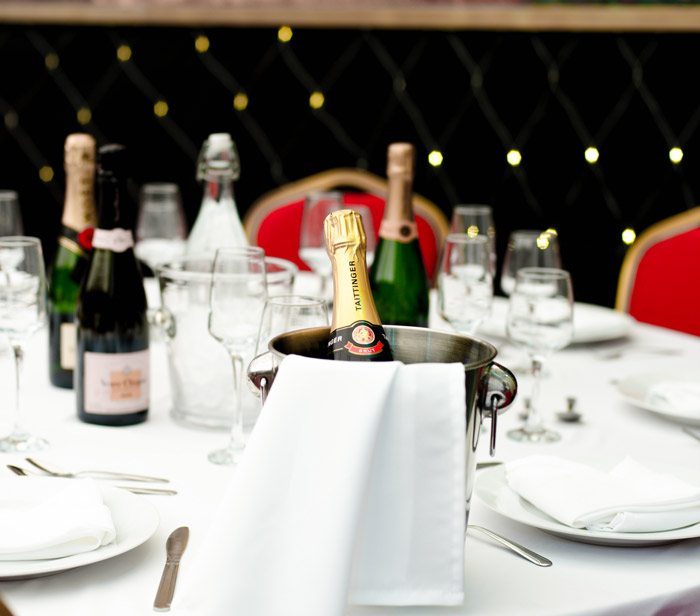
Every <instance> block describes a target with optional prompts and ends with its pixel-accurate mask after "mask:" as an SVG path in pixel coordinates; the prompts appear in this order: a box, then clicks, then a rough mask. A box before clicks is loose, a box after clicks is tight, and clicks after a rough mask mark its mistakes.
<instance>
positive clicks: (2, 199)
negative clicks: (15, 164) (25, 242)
mask: <svg viewBox="0 0 700 616" xmlns="http://www.w3.org/2000/svg"><path fill="white" fill-rule="evenodd" d="M23 233H24V230H23V227H22V214H21V213H20V210H19V199H18V197H17V193H16V192H15V191H14V190H0V236H5V235H22V234H23Z"/></svg>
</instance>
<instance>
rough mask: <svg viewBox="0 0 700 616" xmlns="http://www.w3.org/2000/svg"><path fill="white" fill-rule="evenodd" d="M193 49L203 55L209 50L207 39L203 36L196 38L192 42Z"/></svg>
mask: <svg viewBox="0 0 700 616" xmlns="http://www.w3.org/2000/svg"><path fill="white" fill-rule="evenodd" d="M194 48H195V49H196V50H197V51H198V52H199V53H205V52H206V51H208V50H209V39H208V38H207V37H206V36H204V35H203V34H202V35H200V36H198V37H197V38H196V39H195V40H194Z"/></svg>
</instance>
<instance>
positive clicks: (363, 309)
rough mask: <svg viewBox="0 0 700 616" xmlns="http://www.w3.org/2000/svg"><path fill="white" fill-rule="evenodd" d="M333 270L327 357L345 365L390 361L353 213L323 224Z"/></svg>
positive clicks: (362, 238) (339, 213)
mask: <svg viewBox="0 0 700 616" xmlns="http://www.w3.org/2000/svg"><path fill="white" fill-rule="evenodd" d="M324 231H325V234H326V250H327V252H328V256H329V257H330V259H331V264H332V266H333V319H332V321H331V330H330V338H329V340H328V352H327V357H328V358H329V359H342V360H349V361H391V360H392V359H393V356H392V353H391V347H390V345H389V342H388V341H387V338H386V334H385V332H384V327H382V322H381V321H380V319H379V314H378V313H377V308H376V306H375V305H374V300H373V299H372V291H371V289H370V286H369V279H368V277H367V264H366V260H365V257H366V245H367V238H366V236H365V229H364V227H363V226H362V217H361V216H360V214H358V213H357V212H355V211H353V210H340V211H337V212H332V213H331V214H329V215H328V216H327V217H326V220H325V222H324Z"/></svg>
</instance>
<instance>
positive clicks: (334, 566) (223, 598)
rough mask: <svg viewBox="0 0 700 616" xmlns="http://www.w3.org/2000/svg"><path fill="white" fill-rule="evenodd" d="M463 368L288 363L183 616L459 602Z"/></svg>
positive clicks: (184, 592) (203, 549) (328, 612)
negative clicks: (354, 605)
mask: <svg viewBox="0 0 700 616" xmlns="http://www.w3.org/2000/svg"><path fill="white" fill-rule="evenodd" d="M464 460H465V386H464V366H463V365H461V364H413V365H408V366H404V365H403V364H401V363H399V362H387V363H365V362H343V361H335V362H334V361H326V360H320V359H310V358H305V357H299V356H289V357H287V358H285V360H284V361H283V362H282V365H281V367H280V369H279V371H278V373H277V376H276V379H275V382H274V385H273V387H272V390H271V392H270V395H269V397H268V399H267V402H266V404H265V408H264V409H263V411H262V413H261V416H260V419H259V420H258V423H257V425H256V426H255V429H254V431H253V433H252V435H251V438H250V441H249V443H248V445H247V448H246V451H245V453H244V455H243V457H242V460H241V463H240V465H239V466H238V468H236V469H235V471H234V473H233V476H232V481H231V484H230V486H229V489H228V491H227V493H226V494H225V495H224V499H223V502H222V505H221V506H220V508H219V510H218V512H217V515H216V517H215V519H214V521H213V523H212V525H211V527H210V529H209V531H208V533H207V536H206V537H205V538H204V539H203V544H202V545H201V546H200V548H199V549H198V551H197V554H196V556H195V558H194V559H193V560H192V566H191V569H188V571H187V572H186V574H185V572H183V575H182V576H181V584H182V585H181V587H180V589H179V592H178V595H179V596H176V597H175V601H174V603H173V612H174V613H175V614H192V615H195V614H196V615H197V616H218V615H220V614H255V616H279V615H280V614H284V615H285V616H335V615H338V616H340V615H341V614H344V613H345V609H346V607H347V604H348V602H350V603H359V604H374V605H418V604H423V605H457V604H461V603H462V602H463V599H464V588H463V584H464V577H463V576H464V572H463V566H464V563H463V560H464V517H465V471H464Z"/></svg>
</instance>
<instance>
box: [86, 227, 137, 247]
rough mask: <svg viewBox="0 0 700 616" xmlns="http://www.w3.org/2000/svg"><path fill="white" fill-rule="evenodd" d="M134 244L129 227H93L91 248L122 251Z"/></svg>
mask: <svg viewBox="0 0 700 616" xmlns="http://www.w3.org/2000/svg"><path fill="white" fill-rule="evenodd" d="M133 246H134V234H133V233H132V232H131V231H130V230H129V229H120V228H117V229H95V235H94V236H93V238H92V247H93V248H104V249H105V250H111V251H113V252H124V251H125V250H127V249H128V248H132V247H133Z"/></svg>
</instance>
